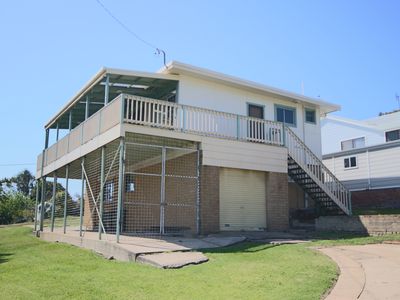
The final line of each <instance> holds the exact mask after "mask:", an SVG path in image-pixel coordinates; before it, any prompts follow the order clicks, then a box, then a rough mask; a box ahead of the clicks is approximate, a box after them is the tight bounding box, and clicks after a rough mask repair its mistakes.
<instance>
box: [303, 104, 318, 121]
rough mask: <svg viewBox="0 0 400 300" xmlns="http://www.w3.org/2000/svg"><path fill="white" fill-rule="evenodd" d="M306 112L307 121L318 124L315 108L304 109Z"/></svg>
mask: <svg viewBox="0 0 400 300" xmlns="http://www.w3.org/2000/svg"><path fill="white" fill-rule="evenodd" d="M304 113H305V118H306V122H307V123H312V124H316V123H317V122H316V117H315V110H314V109H310V108H306V109H305V110H304Z"/></svg>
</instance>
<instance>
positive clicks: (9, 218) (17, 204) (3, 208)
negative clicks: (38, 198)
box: [0, 192, 35, 224]
mask: <svg viewBox="0 0 400 300" xmlns="http://www.w3.org/2000/svg"><path fill="white" fill-rule="evenodd" d="M34 214H35V203H34V201H33V200H32V199H30V198H29V197H27V196H25V195H23V194H22V193H18V192H11V193H7V194H6V195H4V196H3V197H1V198H0V224H12V223H21V222H27V221H33V218H34Z"/></svg>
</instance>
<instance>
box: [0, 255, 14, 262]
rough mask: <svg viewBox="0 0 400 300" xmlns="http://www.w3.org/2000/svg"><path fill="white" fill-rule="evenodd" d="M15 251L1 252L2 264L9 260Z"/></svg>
mask: <svg viewBox="0 0 400 300" xmlns="http://www.w3.org/2000/svg"><path fill="white" fill-rule="evenodd" d="M12 255H13V253H0V264H3V263H6V262H8V261H9V260H10V259H9V257H10V256H12Z"/></svg>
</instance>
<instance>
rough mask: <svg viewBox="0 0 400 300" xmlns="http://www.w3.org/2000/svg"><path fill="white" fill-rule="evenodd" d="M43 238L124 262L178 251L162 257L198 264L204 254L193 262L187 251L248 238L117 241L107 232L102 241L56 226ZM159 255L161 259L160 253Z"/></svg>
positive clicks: (126, 238) (123, 238)
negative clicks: (147, 255) (65, 230)
mask: <svg viewBox="0 0 400 300" xmlns="http://www.w3.org/2000/svg"><path fill="white" fill-rule="evenodd" d="M40 238H41V239H43V240H46V241H50V242H62V243H68V244H71V245H75V246H78V247H82V248H86V249H90V250H93V251H95V252H97V253H99V254H101V255H102V256H104V257H106V258H109V259H117V260H122V261H136V260H137V259H138V257H139V256H141V255H145V254H155V253H170V252H178V253H179V254H178V253H177V254H176V260H175V255H172V254H169V255H167V256H161V257H162V258H163V259H164V257H171V259H172V262H173V263H172V265H175V264H176V265H183V264H195V263H196V261H197V259H200V257H197V258H196V257H193V258H192V261H190V260H188V259H189V256H186V255H183V254H182V253H184V252H185V251H193V250H199V249H210V248H218V247H225V246H229V245H232V244H236V243H239V242H242V241H244V240H245V239H246V238H245V237H243V236H236V237H235V236H228V237H206V238H183V237H182V238H179V237H162V238H160V237H159V238H145V237H132V236H125V235H121V236H120V243H117V242H116V238H115V235H112V234H107V235H103V236H102V240H99V239H98V238H99V236H98V233H97V232H85V233H84V236H83V237H80V236H79V231H77V230H76V229H75V230H73V229H70V228H69V229H68V230H67V233H66V234H64V233H63V231H62V230H61V229H60V228H56V229H55V230H54V232H50V231H49V230H48V229H46V230H45V231H43V232H41V233H40ZM188 255H189V254H188ZM179 256H181V261H179V260H178V257H179ZM204 257H205V256H204ZM204 257H203V258H201V261H202V262H203V261H205V260H204ZM155 258H157V256H156V257H155Z"/></svg>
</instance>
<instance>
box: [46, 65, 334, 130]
mask: <svg viewBox="0 0 400 300" xmlns="http://www.w3.org/2000/svg"><path fill="white" fill-rule="evenodd" d="M180 74H182V75H184V74H187V75H191V76H194V77H197V78H201V79H206V80H211V81H214V82H218V83H222V84H225V85H228V86H233V87H237V88H240V89H245V90H248V91H253V92H257V93H262V94H266V95H270V96H275V97H278V98H282V99H286V100H290V101H293V102H300V103H303V104H305V105H310V106H318V107H319V108H320V111H321V114H326V113H329V112H333V111H337V110H339V109H340V106H339V105H336V104H332V103H329V102H326V101H323V100H320V99H315V98H310V97H306V96H303V95H300V94H296V93H292V92H288V91H285V90H282V89H278V88H274V87H270V86H267V85H263V84H260V83H256V82H252V81H248V80H244V79H240V78H237V77H233V76H230V75H225V74H222V73H218V72H215V71H211V70H207V69H203V68H199V67H195V66H192V65H188V64H184V63H181V62H177V61H172V62H170V63H168V64H167V66H166V67H164V68H162V69H161V70H159V71H158V72H157V73H148V72H140V71H129V70H123V69H114V68H107V67H103V68H101V69H100V71H98V72H97V73H96V74H95V75H94V76H93V77H92V78H91V79H90V80H89V81H88V82H87V83H86V84H85V85H84V86H83V87H82V88H81V89H80V90H79V91H78V93H76V94H75V95H74V96H73V97H72V98H71V99H70V100H69V101H68V102H67V104H66V105H65V106H64V107H62V108H61V110H60V111H59V112H58V113H57V114H56V115H55V116H54V117H52V118H51V119H50V120H49V121H48V122H47V123H46V125H45V128H55V127H56V123H59V124H62V126H63V127H61V128H67V127H66V124H68V116H67V112H68V111H70V110H72V109H74V108H75V109H76V110H77V114H78V113H80V114H82V111H84V106H85V103H84V102H83V101H81V100H82V98H83V97H84V96H85V95H88V94H89V93H90V95H92V94H93V93H94V94H96V93H97V94H100V93H101V91H102V89H103V90H104V85H105V77H106V75H110V77H111V78H112V79H115V80H118V82H126V83H132V82H134V85H137V86H139V85H143V86H147V85H155V86H156V84H157V81H160V80H161V81H163V84H162V87H163V89H164V90H163V92H168V91H172V90H173V89H175V87H176V84H177V82H178V81H179V75H180ZM134 85H131V86H130V87H129V88H130V90H135V86H134ZM101 88H102V89H101ZM110 88H112V89H114V90H115V91H114V94H116V92H120V93H122V92H126V93H129V91H128V90H127V89H122V88H120V89H118V86H111V87H110ZM159 88H161V85H159ZM120 90H123V91H120ZM138 92H139V89H136V90H135V93H136V94H138ZM150 92H152V94H149V93H150ZM103 93H104V92H103ZM157 94H160V92H158V93H157V91H148V92H147V94H143V96H148V97H152V98H157ZM139 95H140V93H139ZM113 97H115V95H113V96H111V97H110V98H109V100H112V99H113ZM94 104H95V105H102V103H101V102H100V103H97V104H96V103H94ZM93 109H96V107H94V108H93ZM97 110H98V107H97ZM76 122H77V123H79V120H77V121H76Z"/></svg>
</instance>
